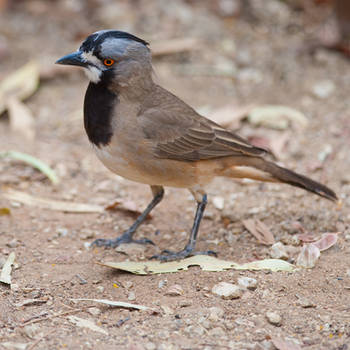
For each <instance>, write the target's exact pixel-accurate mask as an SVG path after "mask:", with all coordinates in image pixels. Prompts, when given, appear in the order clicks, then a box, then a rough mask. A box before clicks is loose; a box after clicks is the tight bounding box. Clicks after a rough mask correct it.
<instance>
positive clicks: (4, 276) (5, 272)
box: [0, 252, 16, 285]
mask: <svg viewBox="0 0 350 350" xmlns="http://www.w3.org/2000/svg"><path fill="white" fill-rule="evenodd" d="M15 258H16V254H15V253H14V252H12V253H10V255H9V256H8V258H7V260H6V262H5V264H4V266H3V268H2V270H1V274H0V282H2V283H5V284H9V285H11V272H12V265H13V263H14V262H15Z"/></svg>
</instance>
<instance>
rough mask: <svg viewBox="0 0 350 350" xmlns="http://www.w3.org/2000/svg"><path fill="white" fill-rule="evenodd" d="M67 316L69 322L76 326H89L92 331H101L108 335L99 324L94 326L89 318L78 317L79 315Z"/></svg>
mask: <svg viewBox="0 0 350 350" xmlns="http://www.w3.org/2000/svg"><path fill="white" fill-rule="evenodd" d="M67 318H68V320H69V321H70V322H72V323H74V324H75V325H76V326H78V327H83V328H89V329H91V330H92V331H95V332H100V333H103V334H105V335H108V332H107V331H105V330H104V329H103V328H101V327H99V326H96V324H95V323H94V322H93V321H91V320H86V319H85V318H80V317H77V316H73V315H71V316H68V317H67Z"/></svg>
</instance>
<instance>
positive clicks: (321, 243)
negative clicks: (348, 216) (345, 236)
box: [313, 232, 340, 252]
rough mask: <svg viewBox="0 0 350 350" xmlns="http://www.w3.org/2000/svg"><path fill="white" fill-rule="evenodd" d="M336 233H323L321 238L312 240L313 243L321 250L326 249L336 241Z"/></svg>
mask: <svg viewBox="0 0 350 350" xmlns="http://www.w3.org/2000/svg"><path fill="white" fill-rule="evenodd" d="M338 233H340V232H337V233H323V234H322V237H321V239H319V240H318V241H316V242H314V243H313V244H314V245H315V246H316V247H317V248H318V249H319V250H320V251H321V252H323V251H324V250H327V249H328V248H330V247H332V246H333V245H334V244H336V243H337V240H338Z"/></svg>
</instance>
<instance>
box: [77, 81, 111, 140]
mask: <svg viewBox="0 0 350 350" xmlns="http://www.w3.org/2000/svg"><path fill="white" fill-rule="evenodd" d="M117 103H118V94H117V92H115V91H111V90H110V89H109V88H108V87H107V84H106V83H105V82H103V81H100V82H99V83H97V84H95V83H90V84H89V86H88V88H87V90H86V93H85V100H84V127H85V131H86V133H87V135H88V138H89V140H90V142H91V143H92V144H94V145H95V146H97V147H102V146H106V145H108V144H109V142H110V141H111V139H112V136H113V129H112V115H113V110H114V106H115V105H116V104H117Z"/></svg>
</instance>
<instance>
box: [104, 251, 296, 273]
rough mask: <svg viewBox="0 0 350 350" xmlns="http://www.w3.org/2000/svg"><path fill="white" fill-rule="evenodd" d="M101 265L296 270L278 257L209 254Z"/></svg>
mask: <svg viewBox="0 0 350 350" xmlns="http://www.w3.org/2000/svg"><path fill="white" fill-rule="evenodd" d="M101 265H104V266H108V267H112V268H114V269H118V270H123V271H128V272H131V273H135V274H140V275H151V274H159V273H171V272H178V271H186V270H188V268H189V267H190V266H200V267H201V269H202V270H203V271H224V270H230V269H234V270H270V271H294V269H295V266H293V265H292V264H289V263H288V262H286V261H283V260H278V259H265V260H258V261H253V262H250V263H246V264H242V265H239V264H237V263H235V262H234V261H225V260H220V259H217V258H215V257H212V256H207V255H195V256H192V257H190V258H186V259H183V260H180V261H170V262H165V263H163V262H160V261H145V262H142V261H140V262H133V261H122V262H106V263H103V264H101Z"/></svg>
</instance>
